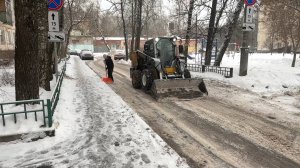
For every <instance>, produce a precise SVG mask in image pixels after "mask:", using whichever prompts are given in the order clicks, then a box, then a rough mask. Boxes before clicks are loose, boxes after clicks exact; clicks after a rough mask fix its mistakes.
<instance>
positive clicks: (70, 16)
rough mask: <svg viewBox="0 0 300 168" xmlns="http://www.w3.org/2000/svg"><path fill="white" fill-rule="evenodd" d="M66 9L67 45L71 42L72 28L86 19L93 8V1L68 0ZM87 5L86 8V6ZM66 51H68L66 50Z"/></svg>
mask: <svg viewBox="0 0 300 168" xmlns="http://www.w3.org/2000/svg"><path fill="white" fill-rule="evenodd" d="M65 4H66V9H65V12H64V18H65V19H64V20H65V31H66V32H67V36H66V47H65V51H66V50H67V47H68V45H69V43H70V41H69V39H70V35H71V32H72V30H73V29H74V28H75V27H76V26H78V25H79V24H81V23H82V22H83V21H85V20H86V18H87V16H88V15H89V14H90V12H91V11H92V9H93V5H94V4H93V3H89V1H86V0H66V1H65ZM84 7H86V8H84ZM65 53H66V52H65Z"/></svg>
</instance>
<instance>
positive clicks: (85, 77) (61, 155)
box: [0, 57, 188, 168]
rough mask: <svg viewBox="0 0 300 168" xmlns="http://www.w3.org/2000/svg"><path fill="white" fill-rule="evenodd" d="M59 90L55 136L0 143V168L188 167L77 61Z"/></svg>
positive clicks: (108, 88) (71, 61)
mask: <svg viewBox="0 0 300 168" xmlns="http://www.w3.org/2000/svg"><path fill="white" fill-rule="evenodd" d="M62 87H63V88H62V92H61V98H60V101H59V104H58V107H57V109H56V111H55V118H54V119H55V124H54V125H55V127H56V136H55V137H46V138H44V139H41V140H38V141H35V142H31V140H30V137H28V138H25V137H24V139H23V140H20V141H15V142H9V143H1V144H0V151H1V153H0V167H38V166H48V167H100V168H104V167H107V168H110V167H116V168H119V167H128V168H129V167H130V168H131V167H149V168H152V167H160V168H167V167H169V168H175V167H188V165H187V164H186V161H185V159H182V158H181V157H180V156H179V155H178V154H177V153H176V152H175V151H174V150H173V149H171V148H170V147H169V146H168V145H167V144H166V143H165V142H164V141H163V140H162V139H161V138H160V137H159V136H158V135H157V134H156V133H154V132H153V131H152V129H151V128H150V127H149V126H148V125H147V124H146V123H145V122H144V121H143V120H142V119H141V118H140V117H139V116H138V115H137V114H136V113H135V112H134V111H133V110H132V109H131V108H130V107H129V106H128V105H127V104H126V103H125V102H124V101H123V100H122V99H121V98H120V97H119V96H118V95H117V94H115V93H114V92H113V91H112V90H111V89H110V87H108V86H107V85H105V84H104V83H103V82H102V81H101V80H100V79H99V77H97V76H96V74H95V73H94V72H92V70H90V69H89V68H88V67H87V66H86V65H85V62H83V61H81V60H79V58H78V57H71V59H70V60H69V62H68V65H67V72H66V76H65V80H64V82H63V86H62ZM32 136H34V135H32Z"/></svg>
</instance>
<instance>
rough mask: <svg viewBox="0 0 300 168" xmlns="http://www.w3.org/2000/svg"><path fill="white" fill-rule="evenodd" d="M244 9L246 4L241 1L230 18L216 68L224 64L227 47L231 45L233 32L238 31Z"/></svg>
mask: <svg viewBox="0 0 300 168" xmlns="http://www.w3.org/2000/svg"><path fill="white" fill-rule="evenodd" d="M243 7H244V2H243V1H239V2H238V3H237V6H236V8H235V11H234V13H233V14H232V16H231V17H230V18H228V25H229V26H228V30H227V32H226V35H225V40H224V42H223V44H222V46H221V49H220V51H219V53H218V56H217V59H216V61H215V63H214V65H215V66H220V64H221V62H222V59H223V56H224V54H225V51H226V50H227V47H228V45H229V43H230V40H231V37H232V35H233V32H234V30H235V29H236V25H237V23H238V20H239V16H240V14H241V11H242V9H243Z"/></svg>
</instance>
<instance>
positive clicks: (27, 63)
mask: <svg viewBox="0 0 300 168" xmlns="http://www.w3.org/2000/svg"><path fill="white" fill-rule="evenodd" d="M39 3H44V2H42V1H35V0H17V1H15V16H16V43H15V44H16V45H15V78H16V79H15V81H16V85H15V90H16V100H29V99H38V98H39V57H38V40H39V38H38V19H37V17H36V5H38V4H39Z"/></svg>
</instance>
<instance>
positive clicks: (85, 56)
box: [79, 50, 94, 60]
mask: <svg viewBox="0 0 300 168" xmlns="http://www.w3.org/2000/svg"><path fill="white" fill-rule="evenodd" d="M79 57H80V59H82V60H94V55H93V52H92V51H91V50H81V52H80V54H79Z"/></svg>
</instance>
